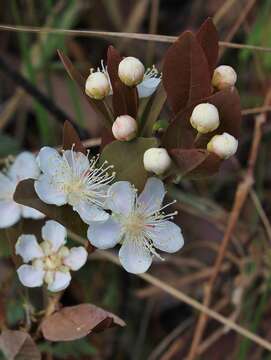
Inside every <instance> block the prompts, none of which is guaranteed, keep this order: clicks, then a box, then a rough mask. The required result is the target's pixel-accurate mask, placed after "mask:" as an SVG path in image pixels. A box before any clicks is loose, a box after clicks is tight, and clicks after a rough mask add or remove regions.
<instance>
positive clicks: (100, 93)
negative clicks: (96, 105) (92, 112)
mask: <svg viewBox="0 0 271 360" xmlns="http://www.w3.org/2000/svg"><path fill="white" fill-rule="evenodd" d="M85 91H86V94H87V95H88V96H89V97H90V98H92V99H96V100H102V99H104V98H105V97H106V96H107V95H109V92H110V83H109V80H108V78H107V76H106V75H105V74H104V73H103V72H101V71H96V72H93V73H91V74H90V75H89V77H88V78H87V81H86V85H85Z"/></svg>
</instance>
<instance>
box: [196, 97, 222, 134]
mask: <svg viewBox="0 0 271 360" xmlns="http://www.w3.org/2000/svg"><path fill="white" fill-rule="evenodd" d="M190 123H191V125H192V126H193V128H194V129H196V130H197V131H198V132H199V133H200V134H206V133H209V132H212V131H214V130H215V129H217V128H218V126H219V114H218V110H217V108H216V107H215V106H214V105H213V104H210V103H202V104H198V105H197V106H196V107H195V108H194V110H193V112H192V115H191V118H190Z"/></svg>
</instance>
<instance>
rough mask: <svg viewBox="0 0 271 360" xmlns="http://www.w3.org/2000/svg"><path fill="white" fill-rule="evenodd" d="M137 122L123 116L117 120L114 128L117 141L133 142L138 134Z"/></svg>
mask: <svg viewBox="0 0 271 360" xmlns="http://www.w3.org/2000/svg"><path fill="white" fill-rule="evenodd" d="M137 128H138V126H137V122H136V121H135V119H134V118H132V117H131V116H129V115H121V116H118V117H117V118H116V120H115V121H114V124H113V126H112V133H113V135H114V137H115V138H116V139H117V140H120V141H129V140H132V139H133V138H134V137H135V136H136V133H137Z"/></svg>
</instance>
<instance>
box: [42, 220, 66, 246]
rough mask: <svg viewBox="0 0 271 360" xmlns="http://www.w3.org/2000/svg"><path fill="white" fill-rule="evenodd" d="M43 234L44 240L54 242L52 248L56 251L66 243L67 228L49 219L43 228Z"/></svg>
mask: <svg viewBox="0 0 271 360" xmlns="http://www.w3.org/2000/svg"><path fill="white" fill-rule="evenodd" d="M41 236H42V238H43V240H45V241H49V242H50V243H51V244H52V250H53V252H56V251H58V249H59V248H60V247H61V246H62V245H64V244H65V243H66V237H67V230H66V228H65V227H64V226H62V225H61V224H59V223H58V222H56V221H54V220H48V221H46V223H45V225H44V226H43V227H42V229H41Z"/></svg>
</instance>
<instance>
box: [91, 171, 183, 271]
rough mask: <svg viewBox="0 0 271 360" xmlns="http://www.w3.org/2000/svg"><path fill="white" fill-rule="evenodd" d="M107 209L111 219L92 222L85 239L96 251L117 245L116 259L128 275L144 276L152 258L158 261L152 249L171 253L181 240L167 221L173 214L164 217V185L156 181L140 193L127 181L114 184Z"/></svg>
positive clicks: (176, 248) (176, 230)
mask: <svg viewBox="0 0 271 360" xmlns="http://www.w3.org/2000/svg"><path fill="white" fill-rule="evenodd" d="M109 194H110V196H109V197H108V200H107V206H108V208H109V209H110V210H111V211H112V215H111V216H110V217H109V219H108V220H107V221H105V222H99V223H98V222H93V223H92V224H90V227H89V229H88V239H89V241H90V242H91V244H92V245H94V246H96V247H97V248H99V249H108V248H112V247H114V246H115V245H116V244H118V243H120V244H121V248H120V251H119V258H120V262H121V264H122V266H123V267H124V268H125V270H126V271H128V272H130V273H134V274H137V273H143V272H145V271H147V270H148V268H149V267H150V265H151V263H152V257H153V255H156V256H158V257H159V258H160V259H161V257H160V256H159V255H158V254H157V252H156V250H155V249H159V250H162V251H165V252H168V253H174V252H176V251H178V250H180V249H181V247H182V246H183V243H184V240H183V236H182V233H181V229H180V227H179V226H177V225H176V224H174V223H173V222H171V221H169V219H172V218H173V215H175V214H176V212H174V213H171V214H168V215H166V214H164V212H163V210H164V209H165V208H166V207H167V206H169V205H170V204H167V205H165V206H163V207H162V201H163V198H164V196H165V188H164V184H163V182H162V181H161V180H159V179H158V178H155V177H152V178H149V179H148V181H147V183H146V185H145V188H144V190H143V192H142V193H141V194H140V195H139V196H137V194H136V190H135V189H134V188H133V187H132V185H131V184H130V183H129V182H127V181H119V182H116V183H115V184H113V185H112V186H111V187H110V190H109Z"/></svg>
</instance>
